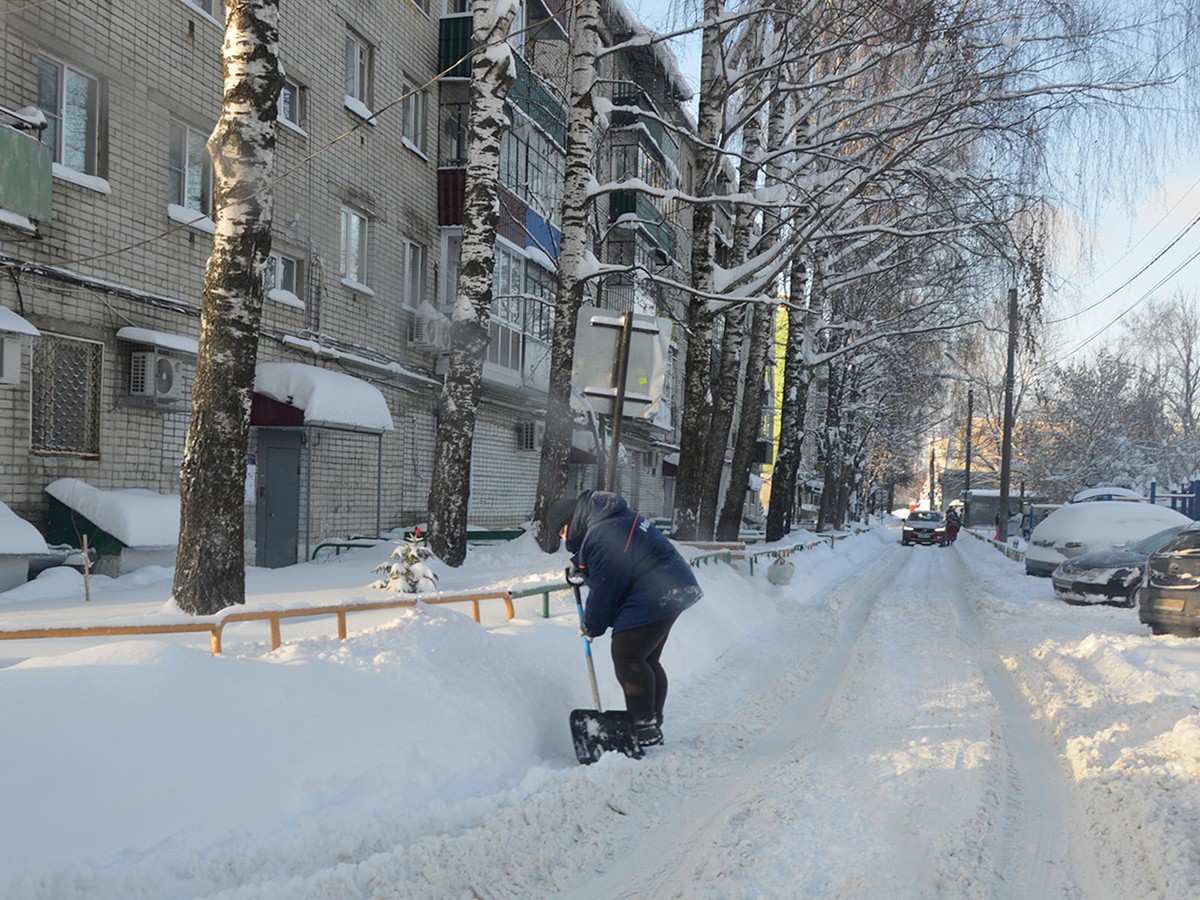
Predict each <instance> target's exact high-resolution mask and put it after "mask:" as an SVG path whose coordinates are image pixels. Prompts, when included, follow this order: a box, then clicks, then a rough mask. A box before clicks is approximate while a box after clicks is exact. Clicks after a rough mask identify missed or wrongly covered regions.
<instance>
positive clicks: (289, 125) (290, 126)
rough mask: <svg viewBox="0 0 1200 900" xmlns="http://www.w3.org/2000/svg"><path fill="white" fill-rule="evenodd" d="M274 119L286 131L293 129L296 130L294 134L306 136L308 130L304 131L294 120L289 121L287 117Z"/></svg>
mask: <svg viewBox="0 0 1200 900" xmlns="http://www.w3.org/2000/svg"><path fill="white" fill-rule="evenodd" d="M276 121H278V122H279V124H280V125H282V126H283V127H284V128H286V129H287V130H288V131H294V132H296V134H298V135H300V137H304V138H306V137H308V132H307V131H305V130H304V129H303V128H301V127H300V126H299V125H297V124H296V123H295V122H290V121H288V120H287V119H277V120H276Z"/></svg>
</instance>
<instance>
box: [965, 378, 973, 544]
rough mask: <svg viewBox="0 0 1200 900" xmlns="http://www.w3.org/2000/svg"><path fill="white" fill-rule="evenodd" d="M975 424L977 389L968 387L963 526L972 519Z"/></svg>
mask: <svg viewBox="0 0 1200 900" xmlns="http://www.w3.org/2000/svg"><path fill="white" fill-rule="evenodd" d="M974 424H975V391H974V389H973V388H968V389H967V461H966V465H965V466H964V468H965V470H966V471H965V472H964V474H963V493H964V494H965V495H966V497H967V499H965V500H963V520H962V524H963V528H966V527H967V523H968V522H970V521H971V500H970V496H971V431H972V427H973V426H974Z"/></svg>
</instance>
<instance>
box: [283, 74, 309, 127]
mask: <svg viewBox="0 0 1200 900" xmlns="http://www.w3.org/2000/svg"><path fill="white" fill-rule="evenodd" d="M289 87H290V88H294V93H293V96H294V97H295V100H294V103H295V115H294V117H293V118H288V117H287V116H285V115H284V113H283V98H284V94H285V93H286V92H287V90H288V88H289ZM305 93H306V91H305V89H304V85H303V84H301V83H300V82H299V81H297V80H296V79H295V78H292V77H291V76H290V75H285V76H283V86H282V87H281V88H280V89H279V101H280V102H279V106H278V112H277V115H276V118H277V119H278V120H279V121H280V122H282V123H283V124H284V125H287V126H290V127H291V128H292V129H293V130H295V131H300V132H303V131H304V112H305V110H304V106H305V96H304V95H305Z"/></svg>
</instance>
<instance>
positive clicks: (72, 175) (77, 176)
mask: <svg viewBox="0 0 1200 900" xmlns="http://www.w3.org/2000/svg"><path fill="white" fill-rule="evenodd" d="M54 177H55V178H57V179H58V180H59V181H68V182H70V183H71V184H77V185H79V186H80V187H83V188H87V189H88V190H89V191H95V192H96V193H97V194H106V195H107V194H111V193H112V187H111V186H110V185H109V183H108V179H107V178H101V177H100V176H98V175H88V174H87V173H85V172H76V171H75V170H74V169H72V168H71V167H70V166H64V165H63V164H62V163H55V164H54Z"/></svg>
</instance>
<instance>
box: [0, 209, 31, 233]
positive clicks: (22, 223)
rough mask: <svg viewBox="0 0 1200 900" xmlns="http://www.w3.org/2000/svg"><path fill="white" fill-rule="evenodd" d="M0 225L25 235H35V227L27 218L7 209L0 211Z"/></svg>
mask: <svg viewBox="0 0 1200 900" xmlns="http://www.w3.org/2000/svg"><path fill="white" fill-rule="evenodd" d="M0 225H7V226H8V227H9V228H15V229H16V230H17V231H23V232H25V233H26V234H37V226H36V225H34V224H33V221H32V220H31V219H30V218H29V216H24V215H22V214H21V213H17V212H12V211H11V210H8V209H0Z"/></svg>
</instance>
